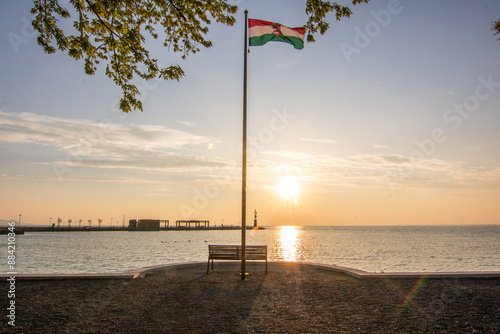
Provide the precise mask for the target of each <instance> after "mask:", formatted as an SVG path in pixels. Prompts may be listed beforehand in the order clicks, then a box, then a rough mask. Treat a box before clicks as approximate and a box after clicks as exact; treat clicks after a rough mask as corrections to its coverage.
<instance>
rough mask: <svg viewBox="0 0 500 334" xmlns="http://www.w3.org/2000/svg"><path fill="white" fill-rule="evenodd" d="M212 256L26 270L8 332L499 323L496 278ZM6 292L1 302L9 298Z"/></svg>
mask: <svg viewBox="0 0 500 334" xmlns="http://www.w3.org/2000/svg"><path fill="white" fill-rule="evenodd" d="M264 268H265V264H264V263H262V262H249V263H248V264H247V270H248V272H249V275H248V278H247V280H246V281H241V279H240V274H239V263H237V262H215V265H214V271H212V272H211V273H210V274H207V273H206V262H205V263H203V262H197V263H185V264H178V265H169V266H154V267H148V268H147V269H146V268H142V269H145V271H142V272H141V273H142V274H141V275H139V276H137V278H136V279H116V278H107V279H88V278H83V277H80V278H68V279H64V280H58V281H54V280H47V279H45V280H24V281H23V280H21V281H19V282H17V284H16V327H10V328H8V332H11V333H47V332H59V333H67V332H68V333H69V332H71V333H138V332H140V333H161V332H163V333H165V332H168V333H339V332H346V333H408V332H433V333H449V332H453V333H471V332H480V333H497V332H498V331H499V330H500V312H498V300H500V278H499V277H495V278H479V277H478V278H467V277H462V278H444V277H443V278H440V279H435V278H433V277H411V278H410V277H405V278H397V277H371V278H369V279H360V278H357V277H354V276H352V275H349V274H348V273H344V272H340V271H336V270H331V268H328V267H325V266H321V265H320V266H316V265H310V264H302V263H294V262H270V263H269V273H268V274H265V269H264ZM4 303H5V302H3V301H2V305H1V307H2V308H4V306H5V305H4Z"/></svg>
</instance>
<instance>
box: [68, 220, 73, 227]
mask: <svg viewBox="0 0 500 334" xmlns="http://www.w3.org/2000/svg"><path fill="white" fill-rule="evenodd" d="M71 222H72V220H71V219H68V228H70V227H71Z"/></svg>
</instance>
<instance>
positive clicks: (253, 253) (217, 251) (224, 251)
mask: <svg viewBox="0 0 500 334" xmlns="http://www.w3.org/2000/svg"><path fill="white" fill-rule="evenodd" d="M208 252H209V256H211V255H217V256H224V255H227V256H228V257H232V256H237V257H238V258H241V246H240V245H208ZM245 255H246V258H247V259H249V260H251V259H267V245H249V246H245Z"/></svg>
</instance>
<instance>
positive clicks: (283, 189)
mask: <svg viewBox="0 0 500 334" xmlns="http://www.w3.org/2000/svg"><path fill="white" fill-rule="evenodd" d="M276 191H277V192H278V194H279V195H280V196H281V197H283V198H286V199H295V197H297V195H298V194H299V186H298V185H297V183H296V182H295V181H294V180H283V182H281V183H280V184H279V185H278V186H276Z"/></svg>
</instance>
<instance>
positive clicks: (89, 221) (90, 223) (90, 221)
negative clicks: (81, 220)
mask: <svg viewBox="0 0 500 334" xmlns="http://www.w3.org/2000/svg"><path fill="white" fill-rule="evenodd" d="M87 222H88V223H89V227H91V225H92V219H89V220H87Z"/></svg>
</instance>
